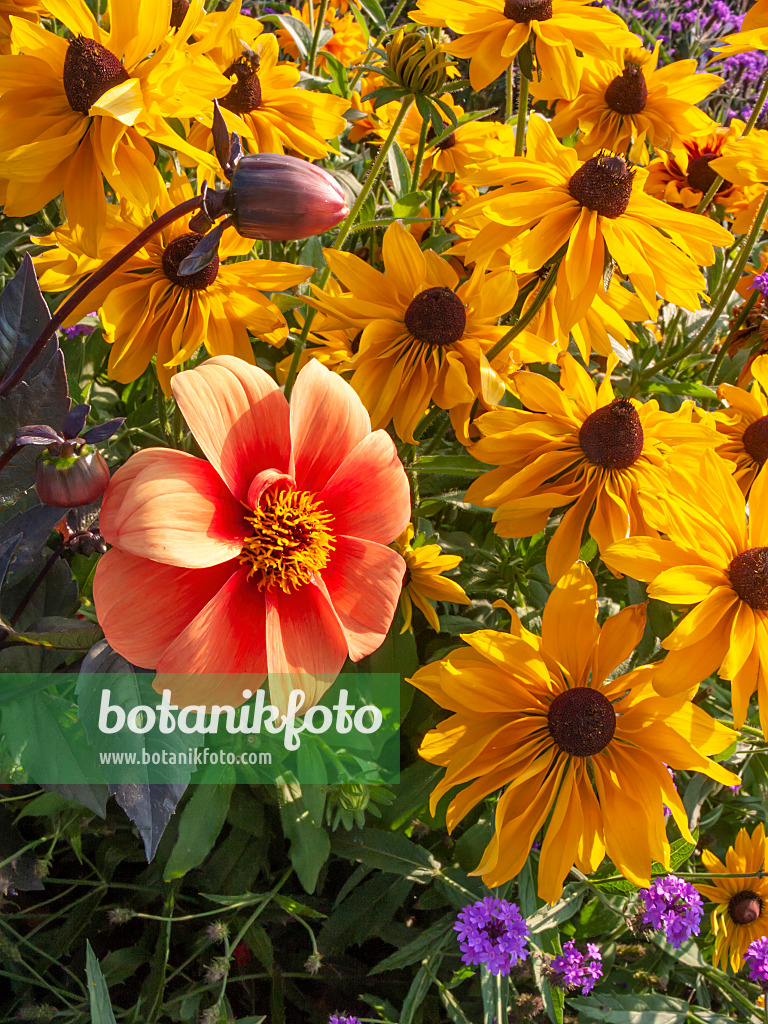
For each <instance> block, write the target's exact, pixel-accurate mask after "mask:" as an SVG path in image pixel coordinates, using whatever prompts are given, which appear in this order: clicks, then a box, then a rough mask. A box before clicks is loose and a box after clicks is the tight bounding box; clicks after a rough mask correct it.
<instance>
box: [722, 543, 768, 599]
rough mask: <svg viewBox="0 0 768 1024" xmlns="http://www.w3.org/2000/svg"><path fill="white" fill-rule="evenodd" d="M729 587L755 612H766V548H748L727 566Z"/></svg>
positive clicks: (767, 590)
mask: <svg viewBox="0 0 768 1024" xmlns="http://www.w3.org/2000/svg"><path fill="white" fill-rule="evenodd" d="M728 576H729V577H730V580H731V586H732V587H733V589H734V590H735V591H736V593H737V594H738V596H739V597H740V598H741V600H742V601H746V603H747V604H748V605H749V606H750V608H754V609H755V610H756V611H767V610H768V548H749V550H748V551H742V552H741V554H740V555H736V557H735V558H734V559H733V561H732V562H731V564H730V565H729V566H728Z"/></svg>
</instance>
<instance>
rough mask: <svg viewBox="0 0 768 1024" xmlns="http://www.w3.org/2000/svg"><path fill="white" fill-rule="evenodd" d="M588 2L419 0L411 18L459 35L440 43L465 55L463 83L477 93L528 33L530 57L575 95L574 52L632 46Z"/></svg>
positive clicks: (597, 53)
mask: <svg viewBox="0 0 768 1024" xmlns="http://www.w3.org/2000/svg"><path fill="white" fill-rule="evenodd" d="M589 3H590V0H419V2H418V5H417V8H416V10H415V11H412V12H411V14H410V15H409V17H411V18H412V19H413V20H414V21H415V22H418V24H419V25H439V26H442V27H445V28H449V29H451V31H452V32H456V33H457V34H458V35H459V38H458V39H457V40H456V41H455V42H453V43H451V44H450V45H449V46H447V47H446V49H447V50H448V52H449V53H452V54H453V55H454V56H455V57H468V58H470V64H469V81H470V82H471V84H472V88H473V89H474V90H475V92H480V91H481V90H482V89H485V88H486V86H488V85H490V84H491V82H492V81H493V80H494V79H496V78H498V77H499V75H500V74H501V73H502V71H504V70H506V68H508V67H509V65H510V64H511V63H512V61H513V60H514V59H515V57H516V56H517V54H518V53H519V52H520V50H522V48H523V47H524V46H525V45H527V43H528V42H529V40H530V39H531V37H535V46H536V60H537V62H538V64H539V66H540V67H541V70H542V72H543V74H544V75H545V76H546V77H547V78H551V79H554V81H555V82H556V83H557V88H559V89H560V95H561V96H566V97H569V98H570V97H572V96H575V95H576V92H577V90H578V87H579V79H580V77H581V63H580V61H579V59H578V57H577V56H576V51H577V50H580V51H581V52H582V53H587V54H589V55H590V56H592V57H603V58H607V57H610V48H611V47H617V46H619V47H621V46H637V45H639V42H640V40H639V39H638V37H637V36H636V35H633V34H632V33H631V32H630V31H629V29H628V28H627V26H626V25H625V24H624V22H623V21H622V20H621V18H620V17H619V16H618V15H616V14H612V13H611V12H610V11H607V10H604V9H603V8H601V7H589V6H587V5H588V4H589Z"/></svg>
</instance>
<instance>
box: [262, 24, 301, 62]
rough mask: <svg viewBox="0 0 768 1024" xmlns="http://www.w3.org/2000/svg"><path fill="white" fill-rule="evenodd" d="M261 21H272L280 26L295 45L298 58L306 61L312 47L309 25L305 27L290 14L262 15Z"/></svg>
mask: <svg viewBox="0 0 768 1024" xmlns="http://www.w3.org/2000/svg"><path fill="white" fill-rule="evenodd" d="M261 20H262V21H272V22H276V23H279V24H280V25H282V27H283V28H284V29H285V30H286V32H287V33H288V35H289V36H290V37H291V39H293V41H294V43H295V44H296V49H297V50H298V51H299V56H300V57H301V58H302V60H306V58H307V56H308V54H309V51H310V49H311V47H312V32H311V31H310V28H309V25H306V24H305V23H304V22H303V21H301V20H300V19H299V18H293V17H291V15H290V14H267V15H264V16H263V17H262V19H261Z"/></svg>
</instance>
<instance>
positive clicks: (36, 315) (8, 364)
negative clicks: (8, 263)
mask: <svg viewBox="0 0 768 1024" xmlns="http://www.w3.org/2000/svg"><path fill="white" fill-rule="evenodd" d="M50 315H51V314H50V311H49V309H48V306H47V305H46V302H45V299H44V298H43V293H42V292H41V291H40V285H39V284H38V283H37V275H36V274H35V266H34V264H33V262H32V260H31V258H30V256H29V253H27V254H26V255H25V256H24V259H23V260H22V264H21V266H20V267H19V269H18V270H17V271H16V273H15V275H14V276H13V277H12V278H11V280H10V281H9V282H8V284H7V285H6V286H5V288H4V289H3V292H2V295H0V384H1V383H2V378H3V377H5V376H7V374H8V372H9V371H11V370H13V369H14V367H16V366H17V365H18V364H19V363H20V362H21V359H22V358H23V357H24V356H25V355H26V353H27V352H28V351H29V349H30V348H31V347H32V344H33V342H35V341H36V340H37V338H38V337H39V335H40V334H41V333H42V330H43V328H44V327H45V325H46V324H47V323H48V321H49V319H50ZM41 360H43V356H42V355H41V356H39V357H38V360H37V362H36V363H33V365H32V366H31V367H30V369H29V372H28V373H27V374H26V379H30V378H31V377H34V376H35V375H36V374H37V373H38V372H39V370H40V365H39V364H40V363H41ZM43 362H45V360H43ZM27 422H28V423H34V422H40V421H38V420H27ZM19 426H21V424H19Z"/></svg>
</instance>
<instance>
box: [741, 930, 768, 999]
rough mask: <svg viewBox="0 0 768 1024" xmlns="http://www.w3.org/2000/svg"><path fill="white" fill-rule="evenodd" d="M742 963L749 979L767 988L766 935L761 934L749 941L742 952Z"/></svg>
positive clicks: (767, 944) (767, 950) (767, 956)
mask: <svg viewBox="0 0 768 1024" xmlns="http://www.w3.org/2000/svg"><path fill="white" fill-rule="evenodd" d="M744 963H745V964H746V965H747V970H748V971H749V977H750V980H751V981H756V982H757V984H758V985H762V986H763V988H768V937H766V936H765V935H761V936H760V938H759V939H755V940H754V942H750V944H749V945H748V946H747V952H746V953H745V954H744Z"/></svg>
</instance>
